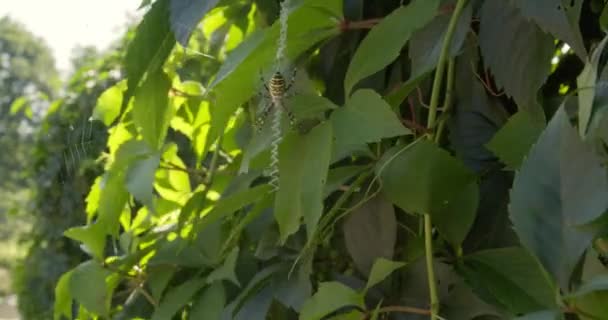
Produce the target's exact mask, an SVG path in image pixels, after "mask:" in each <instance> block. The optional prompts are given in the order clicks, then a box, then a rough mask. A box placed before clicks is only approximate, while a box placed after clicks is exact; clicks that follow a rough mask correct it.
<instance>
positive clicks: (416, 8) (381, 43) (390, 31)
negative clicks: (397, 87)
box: [344, 0, 439, 95]
mask: <svg viewBox="0 0 608 320" xmlns="http://www.w3.org/2000/svg"><path fill="white" fill-rule="evenodd" d="M438 7H439V0H415V1H413V2H412V3H410V4H409V5H407V6H405V7H403V6H402V7H399V8H397V9H396V10H395V11H393V12H391V13H390V14H389V15H388V16H386V17H384V18H383V19H382V21H380V23H378V24H377V25H376V26H374V27H373V28H372V29H371V30H370V32H369V33H368V34H367V36H366V37H365V38H364V39H363V41H362V42H361V44H360V45H359V47H358V48H357V51H355V54H354V55H353V58H352V60H351V61H350V65H349V67H348V70H347V71H346V77H345V79H344V92H345V93H346V94H347V95H350V93H351V92H352V90H353V87H354V86H355V85H356V84H357V83H358V82H359V81H361V80H362V79H364V78H366V77H368V76H371V75H372V74H374V73H376V72H378V71H380V70H382V69H383V68H384V67H386V66H388V65H389V64H390V63H391V62H393V61H394V60H395V59H396V58H397V57H398V56H399V53H400V51H401V49H402V48H403V46H404V45H405V44H406V42H407V41H408V40H409V38H410V37H411V36H412V34H413V32H414V31H416V30H417V29H420V28H422V27H423V26H425V25H426V24H427V23H428V22H430V21H431V19H433V17H435V15H436V13H437V9H438ZM378 48H382V50H378Z"/></svg>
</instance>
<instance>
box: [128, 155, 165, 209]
mask: <svg viewBox="0 0 608 320" xmlns="http://www.w3.org/2000/svg"><path fill="white" fill-rule="evenodd" d="M159 164H160V155H159V154H152V155H150V156H148V157H146V158H140V159H137V160H135V161H134V162H133V163H132V164H131V165H130V166H129V169H128V170H127V176H126V177H125V180H126V181H125V183H126V187H127V190H128V191H129V192H130V193H131V194H132V195H133V196H134V197H135V199H137V200H139V201H141V203H143V204H144V205H145V206H146V207H148V208H149V209H150V210H152V211H154V203H153V200H154V195H153V185H154V177H155V173H156V169H157V168H158V165H159Z"/></svg>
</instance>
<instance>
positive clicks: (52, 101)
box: [0, 0, 140, 320]
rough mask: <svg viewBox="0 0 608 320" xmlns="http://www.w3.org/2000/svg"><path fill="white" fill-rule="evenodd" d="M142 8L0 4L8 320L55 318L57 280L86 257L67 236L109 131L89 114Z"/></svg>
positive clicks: (24, 0) (60, 1)
mask: <svg viewBox="0 0 608 320" xmlns="http://www.w3.org/2000/svg"><path fill="white" fill-rule="evenodd" d="M139 5H140V1H125V0H106V1H92V0H54V1H42V0H20V1H10V0H0V199H1V200H0V320H7V319H11V320H13V319H22V318H23V319H52V313H51V311H52V301H51V298H50V297H52V293H53V290H54V286H55V283H56V281H57V278H58V277H59V276H60V275H61V273H63V272H64V271H65V270H67V269H69V268H70V267H72V266H73V265H74V264H75V263H77V262H78V261H80V259H82V257H81V255H82V253H81V251H80V249H79V248H77V247H75V246H74V244H73V243H70V242H68V241H66V240H65V239H64V238H63V237H62V232H63V230H65V229H66V228H68V227H70V226H74V225H77V224H82V223H83V221H80V220H81V219H84V215H82V214H74V213H81V212H83V208H84V206H85V205H86V204H85V203H83V200H82V199H83V194H84V195H86V193H87V189H88V186H89V185H90V183H92V181H91V180H92V179H94V177H95V176H96V175H97V174H98V173H99V170H100V165H99V164H98V163H96V161H95V159H97V158H98V156H99V154H100V152H101V150H102V149H103V145H105V136H104V135H105V134H106V133H105V132H104V130H103V128H102V126H101V125H96V124H95V123H93V122H90V121H89V118H90V116H91V110H92V108H93V107H94V106H95V104H96V100H97V97H98V95H99V93H100V92H102V91H103V90H104V89H105V88H107V87H109V86H111V85H112V84H114V83H115V82H116V81H117V80H118V79H119V78H120V75H121V70H120V66H119V61H120V49H121V48H123V47H124V44H125V41H127V39H128V37H129V36H130V32H129V30H130V26H134V25H135V24H136V23H137V21H138V17H139V16H140V13H139V12H138V10H137V9H138V6H139ZM42 168H44V170H42ZM17 301H19V302H18V303H17ZM18 310H20V311H18ZM20 314H21V315H20Z"/></svg>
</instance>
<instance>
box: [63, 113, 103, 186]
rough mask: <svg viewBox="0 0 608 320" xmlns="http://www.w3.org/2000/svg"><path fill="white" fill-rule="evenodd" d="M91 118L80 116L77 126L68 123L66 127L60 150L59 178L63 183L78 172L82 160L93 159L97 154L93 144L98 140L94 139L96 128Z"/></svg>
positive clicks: (98, 140)
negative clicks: (62, 146) (62, 145)
mask: <svg viewBox="0 0 608 320" xmlns="http://www.w3.org/2000/svg"><path fill="white" fill-rule="evenodd" d="M96 122H98V121H94V120H92V119H91V118H86V117H82V121H81V123H79V125H78V126H77V127H74V125H73V124H70V125H69V126H68V128H67V132H66V138H65V144H64V148H63V149H62V150H61V158H62V160H63V161H62V164H61V170H60V174H59V179H60V182H61V183H62V184H65V183H66V181H67V180H68V179H72V178H74V177H75V175H77V174H78V171H79V170H80V168H81V165H82V164H83V161H86V160H91V159H94V158H96V157H97V156H98V154H95V151H96V150H98V148H95V145H96V144H97V143H99V142H100V139H96V133H97V132H96V131H98V128H94V127H96V125H95V123H96Z"/></svg>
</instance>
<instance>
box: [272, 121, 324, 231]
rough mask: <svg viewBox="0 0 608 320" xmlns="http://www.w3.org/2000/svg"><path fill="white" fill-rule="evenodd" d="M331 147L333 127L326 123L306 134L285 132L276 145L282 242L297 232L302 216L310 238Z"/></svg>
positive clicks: (320, 209) (319, 208)
mask: <svg viewBox="0 0 608 320" xmlns="http://www.w3.org/2000/svg"><path fill="white" fill-rule="evenodd" d="M331 147H332V127H331V125H330V124H329V123H328V122H326V123H324V124H321V125H319V126H317V127H315V128H314V129H313V130H312V131H311V132H309V133H308V134H306V135H299V134H296V133H292V134H290V135H287V136H286V137H285V138H284V140H283V142H282V143H281V145H280V147H279V172H280V175H279V190H278V192H277V195H276V198H275V211H274V216H275V219H276V221H277V223H278V225H279V231H280V234H281V240H280V241H281V242H282V243H284V242H285V240H286V239H287V237H288V236H289V235H291V234H293V233H294V232H296V231H297V230H298V229H299V227H300V220H301V218H302V217H303V218H304V221H305V222H306V231H307V234H308V236H309V238H310V237H311V236H312V234H314V232H315V230H316V227H317V222H318V220H319V218H320V217H321V214H322V212H323V199H324V195H323V188H324V187H325V182H326V181H327V172H328V170H329V162H330V159H331V158H330V156H331Z"/></svg>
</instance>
